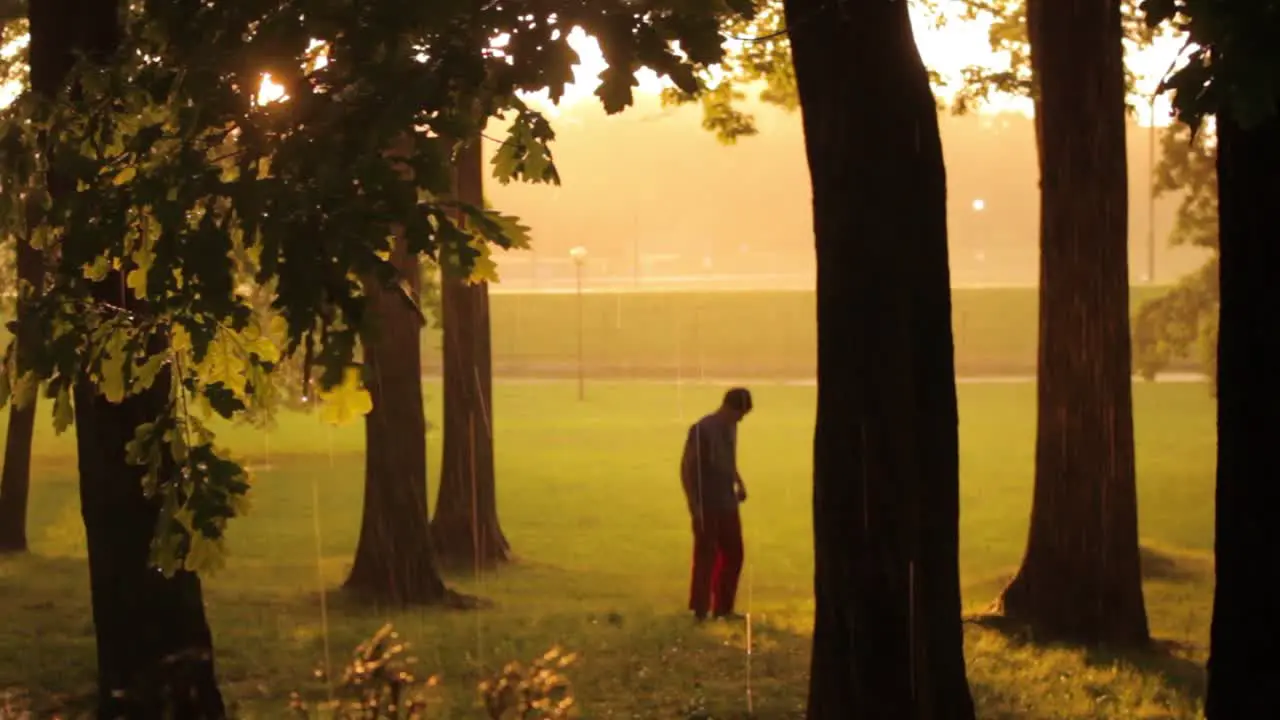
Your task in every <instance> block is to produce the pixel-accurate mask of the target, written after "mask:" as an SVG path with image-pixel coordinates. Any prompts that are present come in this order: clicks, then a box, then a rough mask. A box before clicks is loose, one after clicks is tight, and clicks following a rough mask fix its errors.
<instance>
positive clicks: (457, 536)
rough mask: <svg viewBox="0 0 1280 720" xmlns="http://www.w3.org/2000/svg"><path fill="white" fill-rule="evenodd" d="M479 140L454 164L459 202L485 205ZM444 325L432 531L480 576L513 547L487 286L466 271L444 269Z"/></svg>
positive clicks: (442, 550) (458, 564)
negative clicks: (504, 500) (496, 440)
mask: <svg viewBox="0 0 1280 720" xmlns="http://www.w3.org/2000/svg"><path fill="white" fill-rule="evenodd" d="M483 170H484V157H483V155H482V153H481V145H480V140H479V139H476V140H474V141H472V142H470V143H468V144H466V145H464V146H463V147H462V148H461V149H460V150H459V152H458V158H457V161H456V162H455V164H454V187H455V188H456V192H457V195H458V198H459V199H460V200H462V201H463V202H467V203H471V204H473V205H475V206H477V207H479V206H483V204H484V197H483V196H484V174H483ZM441 271H442V272H441V282H440V288H441V293H440V295H441V297H440V304H441V314H442V315H443V325H444V343H443V345H444V347H443V349H442V352H443V355H444V453H443V458H442V460H441V466H440V492H439V496H438V499H437V501H436V512H435V517H434V518H433V519H432V523H431V529H432V532H433V534H434V537H435V542H436V549H437V552H438V553H439V556H440V558H441V561H442V562H443V563H444V564H445V565H446V566H448V567H451V568H458V569H467V570H471V571H475V570H477V569H481V568H490V567H493V566H494V565H497V564H499V563H504V562H506V561H507V560H509V559H510V557H511V546H510V545H509V544H508V543H507V538H506V536H505V535H504V534H503V532H502V526H501V525H500V524H499V522H498V502H497V492H496V490H497V485H496V481H495V472H494V460H493V425H494V419H493V352H492V347H491V334H490V327H489V284H488V282H486V281H484V280H478V281H475V282H472V281H470V280H469V279H468V277H467V276H466V275H464V274H463V272H462V269H461V268H457V267H452V266H449V265H444V266H442V267H441Z"/></svg>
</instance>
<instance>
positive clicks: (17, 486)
mask: <svg viewBox="0 0 1280 720" xmlns="http://www.w3.org/2000/svg"><path fill="white" fill-rule="evenodd" d="M14 244H15V246H16V252H17V266H18V268H17V269H18V306H17V316H18V317H17V320H18V337H17V340H18V346H19V352H21V347H22V346H23V345H27V346H30V345H33V344H37V343H39V342H40V337H39V336H38V335H36V336H32V333H31V328H29V327H28V325H29V324H30V323H27V322H24V320H26V318H27V315H28V313H29V310H28V305H29V303H30V302H32V301H35V300H38V299H39V297H40V295H41V294H42V292H43V290H44V254H43V253H41V252H40V251H39V250H37V249H35V248H33V247H31V244H30V243H28V242H25V241H24V240H22V239H18V241H17V242H16V243H14ZM27 288H30V290H28V289H27ZM28 292H29V293H30V294H28ZM36 404H37V400H36V398H32V400H31V403H30V404H29V405H27V406H26V407H18V405H17V403H14V404H12V405H11V406H10V408H9V429H8V431H7V435H6V437H5V444H4V470H3V472H0V553H5V552H26V550H27V496H28V493H29V491H30V489H31V438H32V435H33V432H34V430H35V424H36Z"/></svg>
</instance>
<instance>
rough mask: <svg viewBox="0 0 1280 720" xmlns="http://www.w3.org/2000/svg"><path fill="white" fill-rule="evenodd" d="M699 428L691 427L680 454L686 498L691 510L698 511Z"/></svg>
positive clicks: (682, 481) (681, 478)
mask: <svg viewBox="0 0 1280 720" xmlns="http://www.w3.org/2000/svg"><path fill="white" fill-rule="evenodd" d="M698 451H699V448H698V428H697V426H696V425H695V426H693V427H691V428H689V434H688V436H687V437H686V438H685V441H684V452H683V453H682V454H681V456H680V484H681V485H682V486H683V487H684V499H685V502H686V503H687V504H688V505H689V512H690V513H696V512H697V498H698V470H699V468H698V459H699V458H698V455H699V452H698Z"/></svg>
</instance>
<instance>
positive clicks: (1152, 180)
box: [1147, 88, 1160, 285]
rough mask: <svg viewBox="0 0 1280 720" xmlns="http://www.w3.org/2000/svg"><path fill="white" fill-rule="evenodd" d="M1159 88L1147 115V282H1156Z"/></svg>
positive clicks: (1154, 94) (1154, 93)
mask: <svg viewBox="0 0 1280 720" xmlns="http://www.w3.org/2000/svg"><path fill="white" fill-rule="evenodd" d="M1158 97H1160V89H1159V88H1156V90H1155V92H1152V93H1151V105H1150V110H1151V113H1150V115H1148V116H1147V282H1148V283H1150V284H1152V285H1154V284H1155V282H1156V98H1158Z"/></svg>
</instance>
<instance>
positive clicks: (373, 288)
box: [346, 242, 446, 605]
mask: <svg viewBox="0 0 1280 720" xmlns="http://www.w3.org/2000/svg"><path fill="white" fill-rule="evenodd" d="M392 262H393V263H394V264H395V266H396V271H397V273H398V274H399V276H400V278H402V279H403V281H404V282H406V283H407V284H408V286H409V288H410V289H411V291H412V292H413V294H414V296H413V297H412V298H411V297H407V296H406V295H405V292H404V291H403V290H401V289H398V288H386V287H382V286H381V285H380V284H378V283H377V282H375V281H370V282H368V283H367V284H366V292H368V303H369V311H370V315H371V316H372V317H373V318H374V323H375V324H374V327H372V328H371V329H370V331H369V332H367V333H365V335H364V337H363V338H362V344H363V346H364V361H365V365H366V368H367V370H368V372H369V375H368V377H367V380H368V388H369V394H370V395H371V396H372V398H373V410H372V411H371V412H370V413H369V414H368V415H366V416H365V422H364V427H365V468H364V473H365V480H364V514H363V516H362V519H361V523H360V539H359V541H358V544H357V545H356V557H355V562H354V563H353V564H352V567H351V574H350V576H348V578H347V582H346V587H347V588H348V589H351V590H354V591H356V592H357V593H359V594H361V595H365V596H367V597H370V598H373V599H375V600H377V601H380V602H387V603H391V604H395V605H408V604H427V603H439V602H441V601H443V600H444V599H445V598H446V591H445V585H444V581H443V580H442V579H441V577H440V572H439V570H438V568H437V566H436V556H435V551H434V549H433V547H432V543H431V527H430V523H429V518H430V515H428V512H427V420H426V415H425V414H424V412H423V407H422V371H421V367H420V365H421V358H420V353H421V350H420V343H419V338H420V336H421V334H422V315H421V313H420V312H419V311H418V309H417V307H416V305H415V302H416V299H417V288H418V285H419V282H420V279H419V273H418V259H417V257H416V256H414V255H412V254H410V253H409V252H408V251H407V249H406V248H405V247H404V246H403V244H402V243H399V242H397V243H396V247H395V249H394V250H393V251H392Z"/></svg>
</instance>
